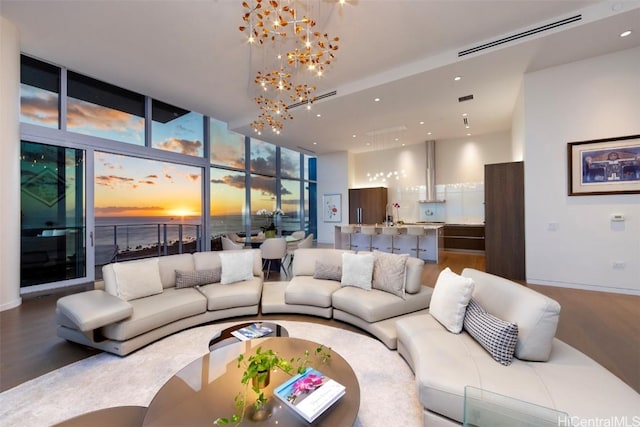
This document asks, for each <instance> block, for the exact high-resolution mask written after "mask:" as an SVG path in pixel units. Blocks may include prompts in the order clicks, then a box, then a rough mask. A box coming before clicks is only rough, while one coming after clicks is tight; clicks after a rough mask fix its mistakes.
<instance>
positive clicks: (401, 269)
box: [372, 251, 409, 299]
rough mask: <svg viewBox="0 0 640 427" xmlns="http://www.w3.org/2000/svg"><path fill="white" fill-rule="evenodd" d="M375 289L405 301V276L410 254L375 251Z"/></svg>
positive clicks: (373, 283)
mask: <svg viewBox="0 0 640 427" xmlns="http://www.w3.org/2000/svg"><path fill="white" fill-rule="evenodd" d="M373 258H374V262H373V281H372V287H373V289H379V290H381V291H385V292H389V293H391V294H394V295H396V296H399V297H400V298H403V299H404V282H405V280H404V275H405V267H406V265H407V259H409V255H408V254H402V255H397V254H390V253H386V252H380V251H373Z"/></svg>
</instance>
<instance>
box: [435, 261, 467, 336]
mask: <svg viewBox="0 0 640 427" xmlns="http://www.w3.org/2000/svg"><path fill="white" fill-rule="evenodd" d="M473 286H474V282H473V279H470V278H468V277H462V276H460V275H458V274H456V273H454V272H453V271H451V269H449V267H447V268H445V269H444V270H442V271H441V272H440V275H439V276H438V280H437V281H436V286H435V288H434V289H433V294H432V295H431V304H430V305H429V313H431V315H432V316H433V317H434V318H435V319H436V320H437V321H438V322H440V323H442V326H444V327H445V328H447V329H448V330H449V331H450V332H453V333H454V334H459V333H460V331H462V324H463V322H464V314H465V311H466V309H467V304H469V300H470V299H471V293H472V292H473Z"/></svg>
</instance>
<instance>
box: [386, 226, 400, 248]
mask: <svg viewBox="0 0 640 427" xmlns="http://www.w3.org/2000/svg"><path fill="white" fill-rule="evenodd" d="M382 234H384V235H387V236H391V247H390V248H387V249H391V253H393V251H394V250H397V249H399V248H396V247H394V246H393V238H394V237H395V236H399V235H400V229H399V228H398V227H382Z"/></svg>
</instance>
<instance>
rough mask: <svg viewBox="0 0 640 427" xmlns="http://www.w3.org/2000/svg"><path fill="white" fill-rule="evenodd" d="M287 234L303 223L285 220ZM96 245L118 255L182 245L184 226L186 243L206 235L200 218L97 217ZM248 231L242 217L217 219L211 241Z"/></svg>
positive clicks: (255, 226)
mask: <svg viewBox="0 0 640 427" xmlns="http://www.w3.org/2000/svg"><path fill="white" fill-rule="evenodd" d="M280 220H281V226H282V228H283V229H284V230H290V231H294V230H297V229H298V228H299V225H298V224H299V219H298V218H297V217H296V218H293V217H288V216H285V217H281V218H280ZM95 221H96V222H95V244H96V247H99V248H114V247H115V246H116V245H117V248H118V252H124V251H137V250H143V249H149V248H155V247H157V246H158V244H160V245H162V244H164V243H165V230H166V243H167V244H168V245H171V244H174V243H176V242H178V241H179V237H180V236H179V233H180V226H181V225H182V242H183V243H188V242H193V241H195V240H196V239H197V238H198V233H202V227H201V226H200V224H201V219H200V217H184V218H183V217H179V216H129V217H122V216H119V217H96V220H95ZM255 222H256V224H253V225H252V229H253V230H259V229H260V227H262V226H264V225H266V223H267V221H266V218H259V219H257V220H255ZM244 229H245V226H244V218H243V216H242V215H229V216H214V217H212V218H211V230H210V232H209V233H206V234H208V236H210V237H215V236H219V235H221V234H225V233H228V232H230V231H233V232H243V231H244Z"/></svg>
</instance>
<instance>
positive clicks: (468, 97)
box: [458, 95, 473, 102]
mask: <svg viewBox="0 0 640 427" xmlns="http://www.w3.org/2000/svg"><path fill="white" fill-rule="evenodd" d="M472 99H473V95H467V96H461V97H460V98H458V102H464V101H471V100H472Z"/></svg>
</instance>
